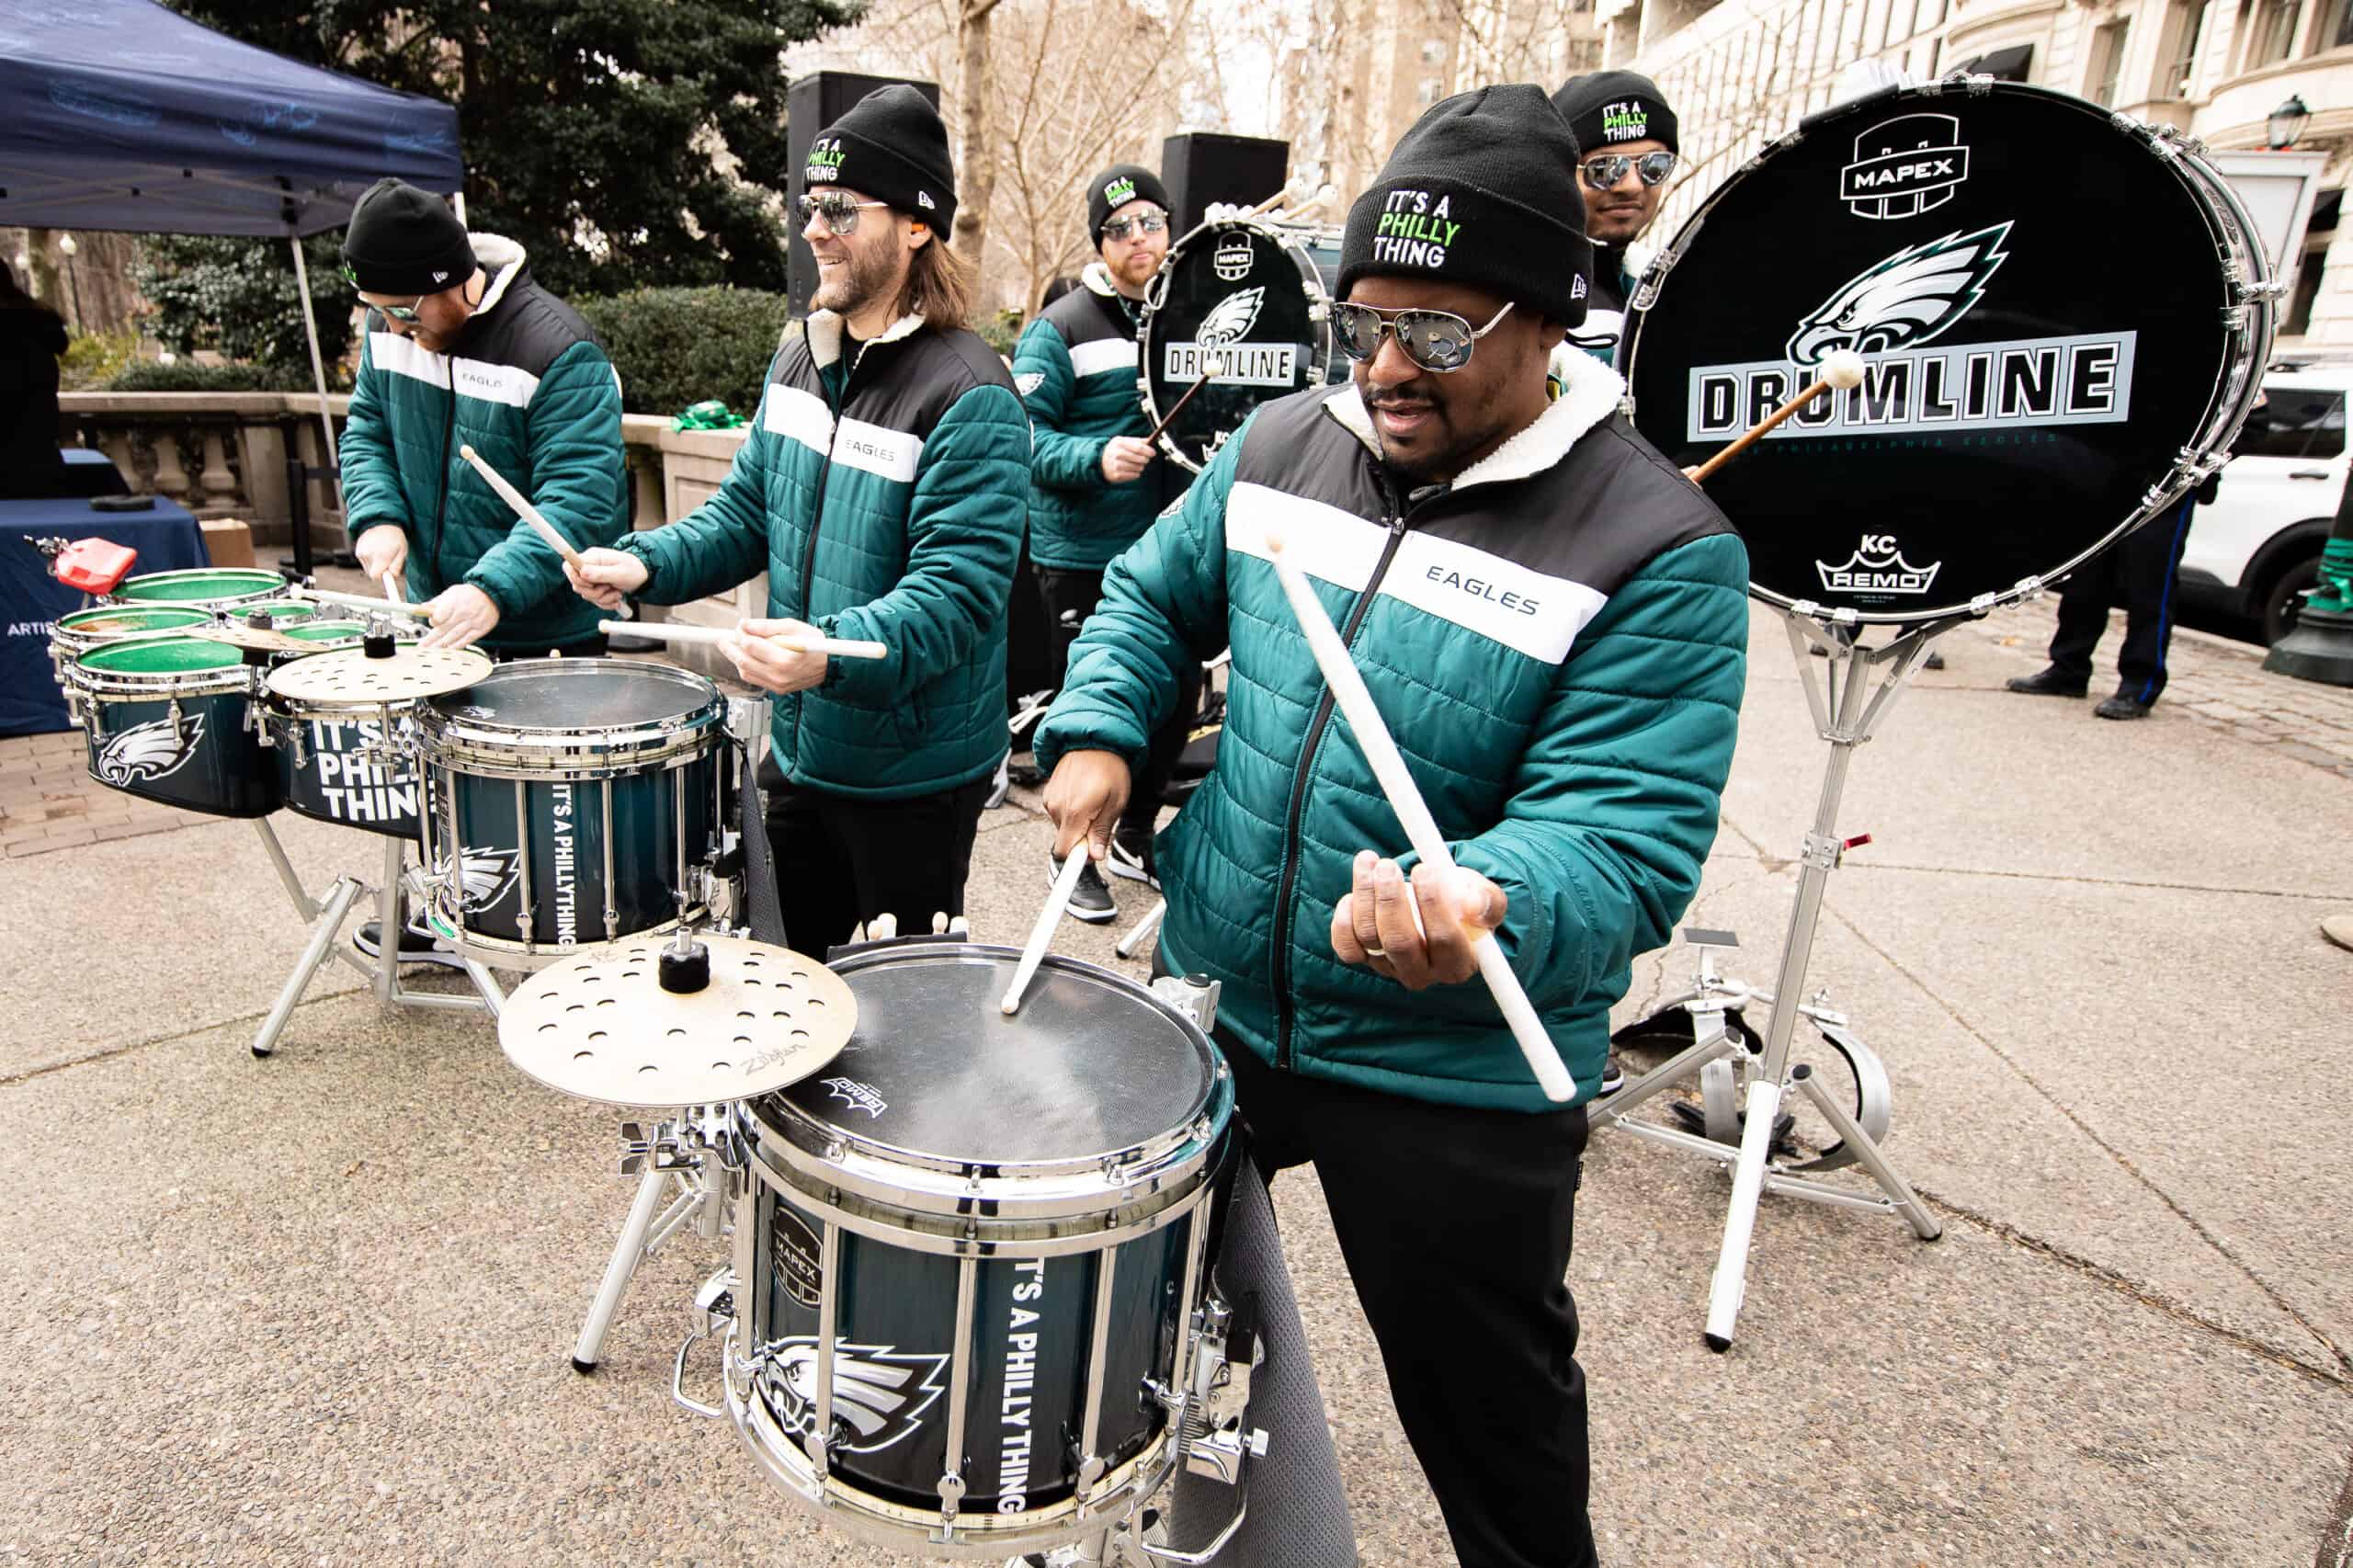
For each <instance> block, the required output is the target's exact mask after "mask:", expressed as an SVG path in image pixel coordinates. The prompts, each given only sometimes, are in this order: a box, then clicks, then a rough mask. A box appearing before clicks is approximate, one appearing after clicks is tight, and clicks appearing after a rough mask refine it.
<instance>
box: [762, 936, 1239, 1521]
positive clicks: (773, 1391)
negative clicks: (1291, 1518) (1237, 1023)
mask: <svg viewBox="0 0 2353 1568" xmlns="http://www.w3.org/2000/svg"><path fill="white" fill-rule="evenodd" d="M1019 960H1020V955H1019V954H1018V953H1017V952H1016V951H1014V950H1012V949H1005V948H988V947H979V946H972V945H967V944H962V943H944V942H943V943H916V944H911V945H904V946H892V947H889V948H884V949H874V950H870V951H869V952H865V953H860V954H857V955H853V956H851V957H848V958H847V959H845V960H842V961H841V962H839V963H837V964H835V966H834V967H835V970H836V971H837V972H838V973H840V975H841V976H842V978H843V979H844V980H846V981H847V982H848V983H849V987H850V990H851V992H852V993H853V994H855V995H856V997H857V999H858V1027H857V1029H856V1032H855V1033H854V1034H853V1035H852V1036H851V1037H850V1040H849V1043H848V1045H847V1047H846V1048H845V1049H844V1051H842V1053H841V1055H840V1056H839V1057H837V1058H835V1061H834V1062H832V1063H831V1064H830V1065H829V1066H827V1067H826V1068H824V1069H822V1070H821V1071H820V1072H819V1073H818V1074H816V1075H815V1076H813V1077H812V1078H809V1079H806V1080H804V1081H802V1082H801V1083H800V1084H798V1085H794V1086H793V1087H792V1088H790V1089H788V1090H785V1091H784V1092H782V1093H780V1094H776V1095H769V1096H764V1097H761V1098H758V1099H755V1100H751V1101H748V1102H746V1103H745V1104H744V1105H742V1106H740V1107H738V1108H737V1111H736V1114H737V1117H738V1125H739V1127H740V1129H741V1131H742V1132H743V1135H744V1136H743V1139H742V1142H743V1144H744V1146H745V1150H746V1153H747V1165H748V1173H747V1176H746V1178H745V1182H744V1184H743V1187H741V1189H740V1196H739V1198H738V1207H737V1210H736V1214H735V1224H734V1237H735V1254H734V1276H735V1286H734V1291H733V1303H734V1304H733V1322H732V1323H731V1324H730V1325H729V1327H728V1335H729V1338H728V1345H727V1351H726V1359H725V1366H726V1372H727V1377H726V1381H727V1402H728V1406H729V1413H730V1415H732V1416H733V1420H734V1423H735V1426H736V1429H737V1432H738V1433H739V1435H740V1436H741V1437H743V1440H744V1442H745V1445H746V1446H747V1447H749V1448H750V1449H751V1451H752V1453H753V1455H754V1457H755V1458H756V1460H758V1462H759V1464H760V1466H761V1468H762V1469H763V1470H764V1471H766V1472H767V1474H768V1476H769V1477H770V1478H771V1479H772V1480H774V1481H775V1482H777V1483H779V1485H781V1486H782V1487H783V1489H784V1490H785V1491H786V1492H787V1493H789V1494H791V1495H792V1496H794V1497H796V1498H798V1499H800V1500H801V1502H802V1503H804V1504H807V1505H808V1506H811V1507H812V1508H813V1509H814V1510H815V1511H816V1512H817V1514H818V1516H819V1517H821V1518H823V1519H824V1520H825V1521H826V1522H827V1523H829V1524H832V1525H835V1526H837V1527H839V1528H843V1529H846V1530H847V1531H849V1532H851V1533H854V1534H858V1535H861V1536H864V1537H866V1538H868V1539H870V1540H877V1541H880V1542H881V1543H883V1544H885V1545H888V1546H891V1547H893V1548H895V1549H897V1550H899V1551H908V1552H915V1553H920V1554H923V1555H926V1556H935V1557H937V1556H949V1557H956V1556H983V1557H990V1556H993V1557H995V1558H997V1559H999V1560H1002V1558H1003V1557H1004V1555H1005V1554H1006V1553H1007V1552H1009V1551H1039V1550H1044V1549H1048V1548H1051V1547H1052V1546H1055V1545H1058V1544H1061V1543H1063V1542H1066V1541H1071V1540H1077V1539H1079V1538H1081V1537H1082V1536H1084V1535H1086V1534H1087V1533H1089V1532H1090V1531H1099V1530H1103V1529H1106V1528H1109V1527H1110V1526H1111V1525H1113V1524H1115V1523H1117V1522H1118V1521H1119V1520H1120V1518H1121V1517H1125V1515H1126V1514H1127V1513H1128V1512H1130V1511H1131V1509H1133V1508H1134V1507H1135V1506H1137V1505H1138V1504H1140V1503H1141V1502H1142V1500H1143V1499H1144V1498H1146V1497H1148V1496H1150V1495H1151V1494H1152V1492H1153V1490H1154V1488H1155V1487H1156V1486H1158V1485H1159V1484H1160V1483H1161V1482H1162V1481H1163V1480H1165V1478H1166V1476H1167V1475H1168V1473H1169V1471H1170V1470H1171V1468H1172V1466H1173V1465H1174V1464H1175V1463H1176V1460H1177V1459H1178V1457H1179V1455H1178V1453H1177V1451H1176V1437H1177V1435H1178V1434H1177V1430H1176V1426H1175V1424H1173V1423H1172V1421H1171V1420H1170V1416H1169V1409H1170V1401H1169V1398H1168V1396H1169V1394H1170V1393H1171V1392H1172V1391H1176V1390H1180V1389H1183V1388H1185V1387H1186V1386H1187V1382H1186V1380H1187V1376H1188V1371H1189V1364H1188V1358H1189V1356H1190V1354H1191V1351H1192V1344H1191V1332H1190V1331H1191V1324H1192V1318H1193V1312H1194V1308H1195V1306H1196V1305H1197V1304H1198V1303H1199V1300H1200V1297H1201V1291H1202V1280H1203V1278H1204V1270H1205V1259H1204V1256H1203V1254H1204V1251H1205V1248H1206V1246H1207V1241H1208V1228H1209V1215H1210V1207H1209V1206H1210V1203H1211V1198H1212V1195H1213V1193H1214V1192H1215V1190H1216V1189H1217V1187H1219V1185H1220V1184H1221V1183H1222V1180H1223V1179H1224V1177H1225V1176H1226V1174H1227V1171H1228V1164H1227V1162H1228V1159H1229V1156H1230V1155H1231V1153H1232V1152H1233V1144H1232V1142H1231V1140H1230V1138H1229V1135H1228V1134H1229V1126H1230V1122H1231V1120H1232V1117H1233V1078H1232V1076H1231V1074H1230V1073H1229V1071H1228V1069H1227V1068H1226V1066H1225V1064H1224V1063H1223V1062H1222V1061H1220V1060H1219V1058H1218V1055H1217V1052H1216V1051H1215V1050H1214V1049H1212V1048H1211V1044H1210V1042H1209V1040H1208V1039H1207V1038H1206V1037H1205V1036H1204V1035H1203V1034H1202V1033H1201V1031H1200V1030H1199V1028H1196V1027H1194V1025H1193V1024H1192V1022H1191V1021H1190V1020H1189V1019H1188V1018H1186V1017H1184V1016H1183V1015H1182V1014H1180V1013H1178V1012H1177V1011H1176V1010H1175V1009H1174V1008H1172V1007H1170V1006H1167V1004H1165V1003H1164V1002H1162V1001H1161V1000H1160V999H1159V998H1158V997H1155V996H1154V995H1153V994H1151V993H1150V992H1148V991H1146V990H1144V989H1143V988H1142V987H1141V986H1139V985H1136V984H1134V983H1131V982H1130V981H1128V980H1125V979H1123V978H1121V977H1120V976H1119V975H1115V974H1112V973H1109V972H1108V971H1104V970H1100V969H1097V968H1095V967H1093V966H1092V965H1089V964H1084V963H1079V962H1076V961H1074V960H1068V959H1062V958H1051V957H1050V958H1048V959H1047V960H1045V962H1044V963H1043V964H1042V965H1041V966H1040V969H1039V971H1038V972H1037V975H1036V978H1035V979H1034V980H1033V981H1032V983H1031V984H1030V987H1029V992H1028V994H1027V995H1026V998H1025V1000H1024V1001H1023V1002H1022V1005H1021V1010H1020V1012H1019V1013H1018V1014H1017V1015H1015V1016H1014V1017H1006V1016H1004V1015H1003V1014H1002V1013H1000V1012H999V1011H998V1008H997V1002H998V999H999V998H1000V997H1001V996H1003V995H1004V994H1005V990H1006V985H1007V984H1008V983H1010V982H1011V979H1012V976H1013V971H1014V968H1015V966H1016V965H1017V963H1018V962H1019Z"/></svg>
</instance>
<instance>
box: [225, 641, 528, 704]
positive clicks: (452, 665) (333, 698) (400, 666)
mask: <svg viewBox="0 0 2353 1568" xmlns="http://www.w3.org/2000/svg"><path fill="white" fill-rule="evenodd" d="M294 646H295V647H296V648H297V649H301V650H309V649H313V648H315V647H317V646H318V644H316V643H315V642H295V643H294ZM491 668H492V665H491V662H490V655H489V654H487V653H483V652H482V651H481V650H479V649H475V648H424V647H418V646H416V645H415V644H408V645H404V646H403V647H400V648H396V649H394V650H393V651H392V653H391V654H389V655H388V656H386V657H384V658H381V659H377V658H370V657H369V655H368V653H367V652H366V651H365V650H363V649H359V648H350V649H345V650H343V651H341V652H337V653H312V654H311V656H310V657H309V658H306V659H294V660H290V661H289V662H288V663H286V664H283V665H279V666H278V668H276V669H274V670H272V671H270V672H269V675H268V676H267V684H268V686H269V689H270V690H271V691H272V692H274V693H276V694H277V695H278V696H279V697H283V698H287V699H290V700H292V701H296V702H341V703H351V702H405V701H409V700H412V699H415V698H420V697H438V696H440V695H441V694H442V693H443V692H445V691H462V690H464V689H465V688H466V687H470V686H472V685H473V684H474V682H476V681H478V680H480V679H482V678H483V676H486V675H488V674H490V672H491Z"/></svg>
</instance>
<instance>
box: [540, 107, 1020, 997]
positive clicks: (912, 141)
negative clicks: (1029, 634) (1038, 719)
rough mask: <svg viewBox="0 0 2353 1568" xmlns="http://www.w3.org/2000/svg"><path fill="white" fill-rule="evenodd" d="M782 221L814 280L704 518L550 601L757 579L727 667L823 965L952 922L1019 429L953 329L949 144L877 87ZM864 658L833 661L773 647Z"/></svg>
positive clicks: (985, 716) (1011, 538) (1007, 571)
mask: <svg viewBox="0 0 2353 1568" xmlns="http://www.w3.org/2000/svg"><path fill="white" fill-rule="evenodd" d="M807 172H808V179H809V186H810V194H809V195H806V196H804V197H802V198H801V218H802V221H803V222H805V223H806V225H807V228H806V230H805V231H804V232H805V233H806V235H807V238H808V241H809V245H810V248H811V249H812V250H813V252H815V254H816V258H817V268H818V283H817V290H816V292H815V294H814V295H813V297H812V300H811V303H812V304H813V306H814V307H815V308H814V309H813V310H812V312H810V315H809V321H808V326H807V330H806V331H805V333H803V334H802V335H800V336H797V337H795V338H794V339H793V340H792V341H791V342H790V343H788V344H786V345H785V347H784V348H783V350H782V351H781V352H779V354H778V355H777V357H776V360H775V363H774V364H772V365H771V366H770V367H769V369H768V385H767V391H766V392H765V394H764V395H763V396H762V398H761V400H760V411H759V416H758V418H757V419H756V421H755V422H754V424H753V426H752V431H751V434H750V436H749V437H747V438H746V439H745V442H744V447H743V449H742V450H741V451H740V452H739V453H737V454H736V458H735V464H734V467H733V468H732V469H730V470H729V471H728V474H727V478H726V481H725V482H724V483H722V484H721V486H720V488H719V490H718V492H717V493H716V494H713V495H712V496H711V498H710V500H709V501H706V502H705V503H703V505H702V506H699V507H698V508H697V509H696V510H695V511H694V512H693V513H691V514H690V515H688V517H683V518H681V519H679V520H678V521H677V522H675V523H672V524H670V525H669V526H668V527H666V528H656V529H654V530H653V531H651V532H648V533H640V534H636V535H633V536H631V538H630V539H628V540H625V541H623V543H622V545H621V547H620V549H619V550H591V551H585V552H584V553H583V555H582V558H581V565H580V567H579V569H578V570H574V569H573V568H571V567H569V566H567V567H566V568H565V569H566V571H568V572H571V573H572V580H573V585H574V586H575V587H576V588H578V589H579V590H580V592H581V593H583V594H585V595H586V596H587V597H590V598H592V599H594V600H596V601H597V603H598V604H601V605H606V606H608V607H610V606H616V605H618V604H620V599H621V596H622V595H623V594H624V593H629V594H635V595H638V596H640V597H643V598H645V599H647V600H649V601H651V602H652V603H654V604H684V603H686V602H688V600H691V599H698V598H700V597H703V596H704V595H706V594H713V593H718V592H720V591H721V590H722V589H725V588H730V587H733V586H734V585H736V584H738V583H741V582H743V581H745V579H746V578H749V577H751V576H753V575H755V574H758V573H760V572H763V571H765V572H766V573H767V574H768V615H767V618H766V619H753V620H747V621H745V622H744V623H743V625H742V627H741V628H740V629H739V635H738V636H737V637H736V638H735V639H734V640H733V641H732V642H729V643H728V644H726V645H725V646H726V648H727V653H728V656H729V657H730V658H731V659H732V660H733V661H734V665H735V668H736V671H737V673H738V674H740V675H741V676H743V677H744V678H745V680H747V681H749V682H751V683H752V684H753V685H754V686H757V687H763V688H765V689H767V690H768V691H773V692H776V693H777V694H779V697H781V698H782V700H781V701H779V703H778V704H777V705H776V714H775V723H774V733H775V740H776V744H775V748H774V749H773V750H772V751H771V752H770V753H769V755H768V758H767V761H766V762H765V763H763V764H762V767H761V781H762V783H763V784H764V785H765V786H766V787H767V794H768V801H767V822H768V834H769V836H770V838H771V839H772V840H773V842H774V845H775V849H776V856H775V859H776V875H777V883H778V891H779V895H780V898H781V902H782V906H783V908H782V913H783V915H784V926H785V931H786V934H787V936H788V937H790V940H791V942H792V944H793V946H795V947H796V948H799V949H801V950H802V951H804V952H810V953H823V952H824V950H825V949H827V948H828V947H831V946H833V945H834V944H835V943H838V942H842V941H846V940H847V939H848V937H849V936H850V934H851V932H852V931H853V929H854V928H855V927H856V926H858V924H859V923H861V922H864V921H871V920H872V919H874V918H875V917H876V916H877V915H883V914H886V913H887V914H890V915H895V916H896V917H897V920H898V926H899V928H900V929H901V930H903V931H928V930H930V929H931V920H932V915H933V914H934V913H935V912H946V913H948V914H950V915H954V914H959V913H961V911H962V910H963V907H964V878H965V874H966V871H967V869H969V867H970V866H971V863H972V839H973V835H974V834H975V832H976V831H977V829H978V827H979V824H980V814H981V802H982V801H983V798H984V797H985V796H986V795H987V793H988V789H989V781H990V778H991V776H992V775H993V774H995V771H996V766H997V763H998V762H999V760H1000V759H1002V758H1003V757H1004V756H1005V755H1006V744H1007V741H1008V738H1009V737H1008V735H1007V733H1006V708H1005V644H1006V590H1007V587H1008V585H1010V583H1011V581H1012V578H1013V565H1014V561H1015V558H1016V557H1017V554H1018V552H1019V551H1020V548H1021V519H1022V512H1023V509H1024V506H1025V505H1026V503H1027V501H1028V498H1029V421H1028V420H1027V419H1025V418H1024V417H1023V416H1022V413H1021V400H1020V399H1019V398H1017V396H1015V395H1014V391H1013V381H1012V378H1011V377H1009V376H1008V375H1006V369H1005V364H1004V361H1003V360H1001V359H999V358H997V356H996V355H995V353H994V352H993V351H992V350H991V349H990V348H989V347H988V345H987V344H985V343H983V342H982V341H981V339H980V338H979V337H978V336H976V335H973V334H972V332H970V331H968V330H966V328H965V326H964V318H965V316H966V314H967V313H968V312H969V310H970V307H971V300H972V272H971V269H970V267H969V265H968V264H967V263H966V262H965V261H964V260H963V259H962V258H961V257H960V256H955V255H954V254H953V253H951V252H950V251H949V249H948V244H947V236H948V233H949V222H950V221H951V220H952V219H953V218H954V217H955V212H956V189H955V176H954V171H953V170H952V168H951V167H950V165H949V156H948V131H947V128H946V127H945V126H943V125H942V124H941V123H940V119H939V116H938V112H937V111H935V110H934V109H933V108H932V107H931V106H930V104H928V103H926V101H925V100H924V98H923V97H922V96H921V95H920V94H918V93H916V92H915V89H914V88H912V87H905V86H892V87H883V88H881V89H878V90H877V91H875V92H873V93H870V94H869V95H868V96H867V97H865V98H864V99H862V100H860V101H859V102H858V104H856V105H854V106H852V108H850V110H849V112H848V113H847V114H846V115H844V116H843V117H842V118H841V119H840V120H838V121H836V122H835V124H834V125H832V126H829V127H828V128H826V129H825V130H824V131H822V132H820V133H819V135H818V136H817V138H816V139H815V141H814V142H813V143H812V148H811V152H810V154H809V165H808V171H807ZM812 630H814V631H818V632H820V633H822V634H823V635H824V636H828V637H840V638H845V639H852V640H858V641H874V642H881V643H882V644H884V646H885V647H886V648H887V649H888V650H889V653H888V656H887V657H885V658H882V659H878V660H864V659H832V658H828V657H827V656H826V655H825V654H823V653H800V652H796V651H794V650H791V649H789V648H787V647H785V646H783V645H782V644H780V643H779V642H773V641H771V640H770V639H771V638H772V637H774V636H776V635H777V634H779V633H784V634H795V633H798V634H804V635H805V634H807V633H809V632H810V631H812Z"/></svg>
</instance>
